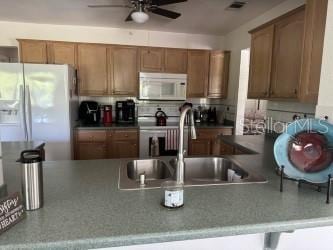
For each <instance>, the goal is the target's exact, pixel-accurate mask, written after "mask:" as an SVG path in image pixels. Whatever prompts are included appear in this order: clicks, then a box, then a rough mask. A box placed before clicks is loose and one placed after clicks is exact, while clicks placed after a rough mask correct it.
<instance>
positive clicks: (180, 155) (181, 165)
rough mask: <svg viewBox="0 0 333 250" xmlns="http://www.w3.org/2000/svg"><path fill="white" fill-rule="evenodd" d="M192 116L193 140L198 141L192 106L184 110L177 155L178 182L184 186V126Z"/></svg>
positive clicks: (181, 115) (180, 120)
mask: <svg viewBox="0 0 333 250" xmlns="http://www.w3.org/2000/svg"><path fill="white" fill-rule="evenodd" d="M188 112H189V114H190V122H191V124H190V128H191V130H190V131H191V138H192V139H194V140H195V139H197V133H196V131H195V127H194V115H193V110H192V108H191V107H190V106H186V107H184V108H183V110H182V111H181V114H180V119H179V144H178V155H177V167H176V181H177V183H181V184H184V172H185V162H184V153H185V151H184V125H185V118H186V114H187V113H188Z"/></svg>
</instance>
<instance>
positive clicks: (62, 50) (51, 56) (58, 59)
mask: <svg viewBox="0 0 333 250" xmlns="http://www.w3.org/2000/svg"><path fill="white" fill-rule="evenodd" d="M47 51H48V63H51V64H69V65H71V66H73V67H76V44H75V43H68V42H49V43H48V44H47Z"/></svg>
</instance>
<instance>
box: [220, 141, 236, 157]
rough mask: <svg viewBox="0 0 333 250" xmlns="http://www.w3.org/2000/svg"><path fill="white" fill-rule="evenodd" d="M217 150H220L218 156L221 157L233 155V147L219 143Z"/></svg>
mask: <svg viewBox="0 0 333 250" xmlns="http://www.w3.org/2000/svg"><path fill="white" fill-rule="evenodd" d="M219 149H220V154H221V155H232V154H234V147H233V146H231V145H229V144H226V143H223V142H221V143H220V148H219Z"/></svg>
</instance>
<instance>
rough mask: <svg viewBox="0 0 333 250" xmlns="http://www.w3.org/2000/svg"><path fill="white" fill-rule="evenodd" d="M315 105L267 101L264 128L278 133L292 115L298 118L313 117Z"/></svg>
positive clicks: (290, 119) (290, 120) (289, 120)
mask: <svg viewBox="0 0 333 250" xmlns="http://www.w3.org/2000/svg"><path fill="white" fill-rule="evenodd" d="M315 110H316V106H315V105H314V104H305V103H298V102H276V101H274V102H273V101H268V102H267V111H266V128H267V129H266V130H268V131H274V132H277V133H280V132H282V131H283V129H284V128H285V127H286V126H287V124H288V123H290V122H292V121H293V119H294V116H295V115H296V116H297V117H298V118H314V117H315Z"/></svg>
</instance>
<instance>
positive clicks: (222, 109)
mask: <svg viewBox="0 0 333 250" xmlns="http://www.w3.org/2000/svg"><path fill="white" fill-rule="evenodd" d="M127 99H132V100H134V102H135V104H136V116H138V109H141V110H140V111H141V114H142V113H143V112H144V108H145V107H156V109H157V108H161V109H162V110H164V111H165V112H166V113H167V115H169V114H168V113H170V114H171V116H175V115H176V114H177V113H176V112H174V110H177V109H178V108H179V107H180V106H181V105H182V104H184V102H185V101H142V100H138V99H137V98H135V97H111V96H103V97H92V96H80V97H79V100H80V102H81V101H88V100H89V101H96V102H98V103H99V104H101V105H113V107H112V111H113V116H115V113H114V112H115V107H114V105H115V103H116V101H124V100H127ZM186 102H190V103H192V104H193V107H194V108H197V107H198V106H201V107H206V108H209V107H216V111H217V120H218V122H220V123H222V122H223V120H224V119H227V120H231V121H233V120H234V117H235V106H227V105H223V104H221V101H220V100H219V99H207V98H193V99H187V100H186ZM147 115H148V114H147ZM178 115H179V114H178Z"/></svg>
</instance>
